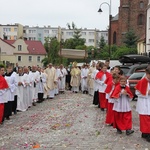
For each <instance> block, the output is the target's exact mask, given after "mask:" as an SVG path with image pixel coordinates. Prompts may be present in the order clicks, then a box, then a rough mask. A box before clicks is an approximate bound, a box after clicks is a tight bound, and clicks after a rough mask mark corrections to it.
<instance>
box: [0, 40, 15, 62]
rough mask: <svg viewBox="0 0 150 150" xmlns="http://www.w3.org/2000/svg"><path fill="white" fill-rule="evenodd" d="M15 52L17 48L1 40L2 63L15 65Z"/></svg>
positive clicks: (0, 60) (0, 59)
mask: <svg viewBox="0 0 150 150" xmlns="http://www.w3.org/2000/svg"><path fill="white" fill-rule="evenodd" d="M14 50H15V46H13V45H11V44H9V43H7V42H6V41H5V40H3V39H2V38H0V63H7V62H11V63H15V62H16V61H15V55H14Z"/></svg>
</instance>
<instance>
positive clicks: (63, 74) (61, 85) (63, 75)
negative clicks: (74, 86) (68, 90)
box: [58, 64, 67, 93]
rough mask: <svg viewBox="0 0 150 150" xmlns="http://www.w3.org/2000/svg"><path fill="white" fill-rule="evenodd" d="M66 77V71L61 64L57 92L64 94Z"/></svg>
mask: <svg viewBox="0 0 150 150" xmlns="http://www.w3.org/2000/svg"><path fill="white" fill-rule="evenodd" d="M66 75H67V70H66V69H65V68H64V66H63V65H62V64H61V65H60V69H59V81H58V85H59V92H60V93H64V92H65V87H66Z"/></svg>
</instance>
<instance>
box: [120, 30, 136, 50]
mask: <svg viewBox="0 0 150 150" xmlns="http://www.w3.org/2000/svg"><path fill="white" fill-rule="evenodd" d="M137 40H138V37H137V36H136V35H135V32H134V31H133V30H130V31H129V32H127V33H126V34H125V40H124V41H123V42H124V43H125V45H126V46H127V47H136V46H137Z"/></svg>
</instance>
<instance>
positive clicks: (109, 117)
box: [105, 82, 119, 124]
mask: <svg viewBox="0 0 150 150" xmlns="http://www.w3.org/2000/svg"><path fill="white" fill-rule="evenodd" d="M118 84H119V83H116V84H114V83H113V82H112V83H110V84H108V85H107V87H106V90H105V93H107V94H109V93H110V92H111V91H112V90H113V86H114V89H115V87H116V86H117V85H118ZM113 106H114V103H110V102H109V101H108V103H107V112H106V121H105V123H106V124H112V123H113V122H114V111H113Z"/></svg>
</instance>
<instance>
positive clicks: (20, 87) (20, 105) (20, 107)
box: [17, 67, 28, 111]
mask: <svg viewBox="0 0 150 150" xmlns="http://www.w3.org/2000/svg"><path fill="white" fill-rule="evenodd" d="M17 83H18V87H17V110H18V111H26V110H27V109H28V106H27V103H26V102H25V99H23V97H24V96H23V94H24V88H23V68H21V67H20V68H19V69H18V74H17Z"/></svg>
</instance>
